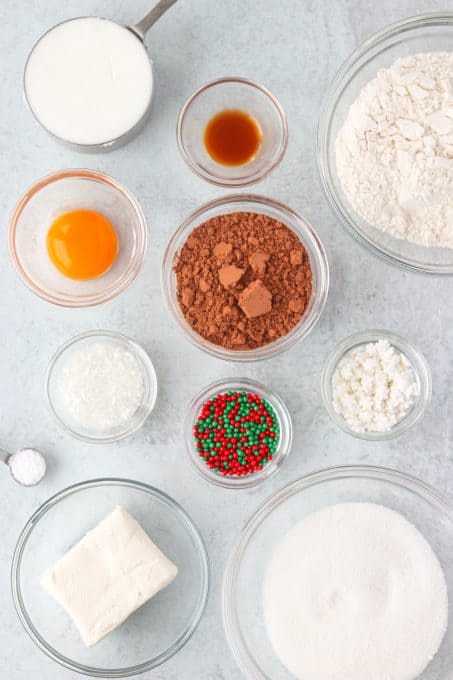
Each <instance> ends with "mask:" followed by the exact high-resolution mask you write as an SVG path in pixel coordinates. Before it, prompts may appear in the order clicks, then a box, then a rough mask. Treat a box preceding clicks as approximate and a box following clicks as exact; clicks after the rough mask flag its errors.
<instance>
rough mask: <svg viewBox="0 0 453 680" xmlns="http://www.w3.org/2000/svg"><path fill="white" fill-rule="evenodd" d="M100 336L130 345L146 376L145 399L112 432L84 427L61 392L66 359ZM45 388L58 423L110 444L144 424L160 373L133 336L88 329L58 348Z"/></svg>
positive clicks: (74, 432)
mask: <svg viewBox="0 0 453 680" xmlns="http://www.w3.org/2000/svg"><path fill="white" fill-rule="evenodd" d="M99 340H102V341H103V342H109V343H112V344H114V345H120V346H122V347H123V348H124V349H127V350H128V351H129V352H130V353H131V354H132V355H133V356H134V358H135V359H136V360H137V362H138V364H139V366H140V369H141V371H142V379H143V396H142V403H141V404H140V406H139V407H138V409H137V410H136V411H135V412H134V413H133V415H132V417H131V419H130V420H129V421H128V422H127V423H125V424H123V425H121V426H120V427H117V428H115V429H113V430H111V431H108V432H96V431H91V430H87V429H83V428H82V427H81V426H80V425H79V424H78V423H77V422H74V420H73V419H71V417H70V416H69V414H67V413H66V412H65V408H64V406H63V404H62V402H61V396H60V394H59V392H60V388H59V374H60V371H61V369H62V368H63V366H64V364H65V361H66V360H67V359H68V358H69V357H70V356H71V354H72V353H73V352H74V351H77V350H79V349H80V347H81V346H82V345H87V344H92V343H93V342H97V341H99ZM45 392H46V398H47V403H48V405H49V408H50V411H51V413H52V415H53V416H54V418H55V420H56V421H57V423H58V425H60V426H61V427H62V428H63V429H64V430H66V432H69V434H71V435H72V436H73V437H77V438H78V439H82V440H83V441H87V442H91V443H92V444H110V443H111V442H116V441H118V440H119V439H124V438H125V437H128V436H129V435H130V434H132V433H133V432H136V431H137V430H138V429H140V428H141V426H142V425H143V423H144V422H145V420H146V419H147V417H148V416H149V414H150V413H151V411H152V410H153V408H154V405H155V403H156V398H157V376H156V371H155V369H154V366H153V363H152V361H151V359H150V358H149V356H148V354H147V353H146V352H145V350H144V349H143V348H142V347H140V345H138V344H137V343H136V342H134V341H133V340H131V339H130V338H128V337H126V336H125V335H121V334H120V333H114V332H112V331H88V332H86V333H79V334H78V335H75V336H73V337H72V338H70V339H69V340H67V341H66V342H65V343H64V344H63V345H62V346H61V347H60V348H59V349H58V350H57V351H56V352H55V354H54V355H53V357H52V359H51V360H50V363H49V366H48V368H47V373H46V378H45Z"/></svg>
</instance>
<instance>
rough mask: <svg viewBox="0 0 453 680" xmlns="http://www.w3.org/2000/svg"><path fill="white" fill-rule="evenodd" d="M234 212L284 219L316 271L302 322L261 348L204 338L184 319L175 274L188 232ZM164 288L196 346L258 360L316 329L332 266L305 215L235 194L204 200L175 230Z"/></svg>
mask: <svg viewBox="0 0 453 680" xmlns="http://www.w3.org/2000/svg"><path fill="white" fill-rule="evenodd" d="M233 212H254V213H259V214H262V215H267V216H269V217H272V218H274V219H276V220H280V221H281V222H283V224H285V225H286V226H287V227H288V228H289V229H292V231H294V232H295V234H296V236H298V238H300V240H301V242H302V244H303V246H304V247H305V249H306V250H307V253H308V256H309V258H310V264H311V268H312V273H313V293H312V296H311V300H310V302H309V305H308V307H307V309H306V310H305V313H304V315H303V317H302V318H301V320H300V321H299V323H298V324H296V326H294V328H293V329H292V330H291V331H290V332H289V333H287V334H286V335H284V336H283V337H281V338H279V339H278V340H275V341H274V342H271V343H269V344H267V345H264V346H263V347H259V348H258V349H250V350H231V349H225V348H223V347H220V346H219V345H215V344H214V343H212V342H209V341H208V340H206V339H205V338H203V337H201V335H199V334H198V333H196V332H195V331H194V330H193V328H192V327H191V326H190V325H189V324H188V323H187V321H186V320H185V318H184V315H183V313H182V311H181V308H180V306H179V303H178V300H177V296H176V276H175V273H174V271H173V265H174V262H175V258H176V257H177V255H178V253H179V251H180V249H181V248H182V246H183V245H184V243H185V241H186V239H187V237H188V236H189V234H190V233H191V232H192V230H193V229H195V227H198V226H199V225H200V224H202V223H203V222H205V221H206V220H209V219H210V218H211V217H215V216H217V215H226V214H229V213H233ZM162 288H163V291H164V295H165V298H166V300H167V304H168V306H169V308H170V311H171V313H172V314H173V316H174V318H175V319H176V321H177V322H178V324H179V326H180V327H181V329H182V330H183V331H184V333H185V335H186V336H187V339H188V340H189V341H190V342H191V343H192V344H193V345H195V346H196V347H198V348H200V349H202V350H204V351H205V352H208V354H212V355H213V356H215V357H218V358H219V359H225V360H227V361H259V360H261V359H267V358H270V357H274V356H277V354H280V353H281V352H284V351H285V350H287V349H289V348H290V347H292V346H293V345H295V344H296V343H297V342H300V340H302V339H303V338H305V337H306V336H307V335H308V334H309V333H310V331H311V330H312V329H313V327H314V326H315V324H316V323H317V321H318V319H319V317H320V316H321V313H322V311H323V309H324V305H325V303H326V299H327V293H328V290H329V265H328V262H327V256H326V252H325V250H324V247H323V245H322V243H321V241H320V240H319V237H318V235H317V234H316V232H315V231H314V229H313V228H312V227H311V225H310V224H309V223H308V222H307V220H306V219H305V218H304V217H302V215H299V214H298V213H296V212H295V211H294V210H292V209H291V208H288V207H287V206H286V205H284V204H283V203H279V202H278V201H274V200H272V199H270V198H265V197H264V196H256V195H252V194H233V195H231V196H224V197H223V198H218V199H216V200H214V201H210V202H209V203H204V204H203V205H202V206H200V207H199V208H198V209H197V210H194V211H193V212H192V213H191V214H190V215H189V216H188V217H187V218H186V219H185V220H184V222H183V223H182V224H181V226H180V227H179V228H178V229H177V230H176V232H175V233H174V234H173V236H172V237H171V239H170V241H169V243H168V245H167V247H166V249H165V253H164V258H163V261H162Z"/></svg>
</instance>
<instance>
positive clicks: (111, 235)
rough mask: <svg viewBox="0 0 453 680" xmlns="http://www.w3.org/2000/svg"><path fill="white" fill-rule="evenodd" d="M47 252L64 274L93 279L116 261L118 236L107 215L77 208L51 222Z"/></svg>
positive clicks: (74, 277) (75, 277)
mask: <svg viewBox="0 0 453 680" xmlns="http://www.w3.org/2000/svg"><path fill="white" fill-rule="evenodd" d="M47 252H48V253H49V257H50V259H51V261H52V262H53V264H54V265H55V267H56V268H57V269H59V270H60V272H61V273H62V274H64V275H65V276H68V277H69V278H71V279H94V278H96V277H97V276H100V275H101V274H104V272H106V271H107V269H109V268H110V267H111V266H112V264H113V262H114V261H115V258H116V255H117V252H118V236H117V233H116V231H115V229H114V227H113V226H112V225H111V223H110V222H109V221H108V219H107V218H106V217H104V215H101V214H100V213H98V212H95V211H94V210H74V211H72V212H68V213H64V214H63V215H60V217H58V218H57V219H56V220H55V222H53V223H52V225H51V227H50V229H49V232H48V234H47Z"/></svg>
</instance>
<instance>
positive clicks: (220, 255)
mask: <svg viewBox="0 0 453 680" xmlns="http://www.w3.org/2000/svg"><path fill="white" fill-rule="evenodd" d="M173 268H174V271H175V274H176V293H177V298H178V302H179V305H180V307H181V310H182V312H183V314H184V317H185V319H186V321H187V322H188V323H189V324H190V325H191V326H192V328H193V329H194V330H195V331H196V332H197V333H198V334H199V335H201V336H202V337H203V338H205V339H207V340H209V341H210V342H212V343H214V344H216V345H220V346H221V347H224V348H226V349H234V350H247V349H256V348H258V347H262V346H263V345H266V344H268V343H269V342H273V341H275V340H277V339H278V338H280V337H282V336H283V335H286V334H287V333H289V331H290V330H292V328H294V326H295V325H296V324H297V323H298V322H299V321H300V319H301V318H302V316H303V314H304V312H305V310H306V308H307V305H308V303H309V302H310V298H311V296H312V270H311V265H310V260H309V257H308V254H307V251H306V250H305V248H304V246H303V244H302V242H301V241H300V239H299V237H298V236H297V235H296V234H295V232H293V231H292V230H291V229H289V228H288V227H287V226H286V225H284V224H283V223H282V222H279V221H278V220H275V219H273V218H272V217H268V216H267V215H260V214H258V213H248V212H236V213H231V214H229V215H219V216H217V217H212V218H211V219H209V220H207V221H206V222H203V224H200V225H199V226H198V227H196V228H195V229H194V230H193V231H192V232H191V234H190V235H189V236H188V238H187V240H186V242H185V243H184V245H183V247H182V248H181V250H180V251H179V253H178V254H177V256H176V258H175V262H174V267H173Z"/></svg>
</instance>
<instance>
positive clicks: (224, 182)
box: [176, 76, 289, 188]
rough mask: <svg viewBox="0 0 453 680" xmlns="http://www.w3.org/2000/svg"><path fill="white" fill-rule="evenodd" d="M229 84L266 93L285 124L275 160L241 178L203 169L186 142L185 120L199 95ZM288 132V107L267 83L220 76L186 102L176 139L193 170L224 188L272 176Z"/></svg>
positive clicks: (282, 123)
mask: <svg viewBox="0 0 453 680" xmlns="http://www.w3.org/2000/svg"><path fill="white" fill-rule="evenodd" d="M225 83H237V84H239V85H245V86H247V87H251V88H254V89H255V90H258V91H259V92H261V94H263V95H264V96H265V97H266V98H267V99H268V100H269V101H270V103H271V104H272V106H273V108H274V109H275V111H276V112H277V115H278V118H279V120H280V124H281V139H280V140H279V149H278V152H277V154H276V155H275V157H274V159H273V161H272V163H270V164H267V165H266V166H265V167H264V168H263V169H262V170H260V171H259V172H256V173H254V174H253V175H250V176H246V177H242V178H240V177H236V178H231V179H227V178H219V177H218V176H217V175H215V174H213V173H211V172H207V171H205V170H203V168H201V167H200V166H199V165H198V163H195V162H194V161H193V160H192V157H191V155H190V154H189V153H188V152H187V150H186V145H185V144H184V141H183V134H182V129H183V125H184V120H185V117H186V114H187V113H188V111H189V109H190V108H191V106H192V104H193V103H194V102H195V100H196V99H197V98H198V97H199V95H201V94H203V93H204V92H205V91H206V90H209V89H211V88H213V87H216V86H217V85H224V84H225ZM288 134H289V133H288V121H287V118H286V113H285V109H284V108H283V106H282V105H281V103H280V101H279V100H278V99H277V97H276V96H275V95H274V94H272V92H271V91H270V90H268V89H267V87H265V86H264V85H261V84H260V83H257V82H256V81H254V80H250V79H248V78H243V77H241V76H223V77H221V78H216V79H215V80H210V81H209V82H207V83H205V84H204V85H202V86H201V87H199V88H198V89H196V90H195V92H193V94H191V95H190V97H189V98H188V99H187V100H186V101H185V103H184V104H183V106H182V109H181V111H180V113H179V116H178V120H177V123H176V141H177V143H178V149H179V152H180V154H181V156H182V159H183V160H184V162H185V163H186V165H187V166H188V167H189V168H190V169H191V170H192V172H194V173H195V174H196V175H198V177H200V178H201V179H204V180H206V182H209V183H210V184H215V185H216V186H220V187H224V188H238V187H246V186H250V185H251V184H257V183H258V182H261V180H263V179H265V178H266V177H267V176H268V175H270V174H271V172H273V171H274V170H275V169H276V168H277V167H278V166H279V165H280V163H281V162H282V160H283V157H284V155H285V153H286V149H287V147H288Z"/></svg>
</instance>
